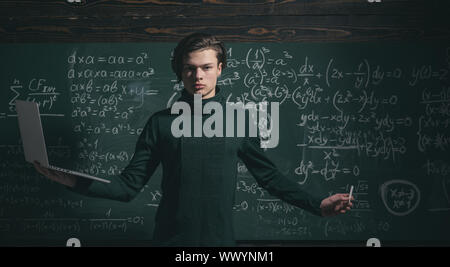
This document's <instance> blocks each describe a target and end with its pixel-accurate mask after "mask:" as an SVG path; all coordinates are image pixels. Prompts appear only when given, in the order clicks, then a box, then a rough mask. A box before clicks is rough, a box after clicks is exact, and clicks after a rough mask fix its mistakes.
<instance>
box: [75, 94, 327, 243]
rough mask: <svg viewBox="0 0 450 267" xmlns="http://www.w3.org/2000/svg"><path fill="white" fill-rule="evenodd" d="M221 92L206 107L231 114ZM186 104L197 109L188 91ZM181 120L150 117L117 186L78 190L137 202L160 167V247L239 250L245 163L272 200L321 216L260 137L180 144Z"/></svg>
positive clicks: (184, 98) (187, 140)
mask: <svg viewBox="0 0 450 267" xmlns="http://www.w3.org/2000/svg"><path fill="white" fill-rule="evenodd" d="M216 91H217V92H216V96H214V97H212V98H210V99H206V100H203V101H202V102H203V103H202V104H203V105H204V104H205V103H207V102H209V101H216V102H220V103H222V106H223V107H224V112H225V104H224V103H225V101H226V100H225V97H224V96H223V94H222V92H220V89H219V88H217V90H216ZM179 101H185V102H188V103H189V104H190V105H191V106H193V104H192V103H193V97H192V95H190V94H189V93H187V92H185V91H184V92H183V94H182V97H181V98H180V99H179ZM177 116H178V115H177V114H174V115H172V114H170V109H165V110H162V111H159V112H157V113H155V114H153V115H152V116H151V117H150V119H149V120H148V122H147V124H146V125H145V127H144V130H143V132H142V134H141V135H140V137H139V139H138V141H137V144H136V150H135V153H134V156H133V158H132V159H131V161H130V163H129V165H128V166H127V167H126V168H125V169H124V170H123V172H122V173H121V174H120V175H118V176H114V177H110V180H111V183H110V184H105V183H101V182H90V181H89V182H86V180H87V179H83V182H82V183H79V184H78V185H77V187H76V188H75V189H74V190H75V191H76V192H79V193H82V194H84V195H87V196H93V197H102V198H109V199H115V200H121V201H130V200H131V199H133V198H134V197H135V196H136V195H137V194H138V193H139V192H140V190H141V189H142V187H143V186H144V185H145V184H146V183H147V182H148V180H149V179H150V177H151V176H152V174H153V172H154V171H155V169H156V167H157V166H158V165H159V164H160V163H161V164H162V168H163V179H162V183H161V190H162V198H161V201H160V204H159V208H158V211H157V214H156V218H155V220H156V224H155V231H154V241H156V242H157V244H158V245H168V246H233V245H235V241H234V231H233V225H232V223H233V214H232V210H233V209H232V207H233V205H234V197H235V191H236V173H237V161H238V159H239V158H240V159H241V160H242V161H243V162H244V163H245V165H246V167H247V169H248V170H249V171H250V173H251V174H252V175H253V177H254V178H255V179H256V181H257V182H258V184H259V185H260V186H261V187H263V188H264V189H266V190H267V191H268V192H269V193H270V194H272V195H273V196H276V197H278V198H280V199H282V200H284V201H286V202H288V203H290V204H292V205H295V206H297V207H300V208H303V209H305V210H307V211H309V212H311V213H313V214H316V215H319V216H320V208H319V206H320V201H321V200H320V199H317V198H315V197H313V196H311V195H310V194H308V193H306V192H304V191H303V190H302V189H301V187H300V186H299V185H298V184H297V183H296V182H294V181H292V180H290V179H288V178H286V177H285V176H284V175H282V174H281V173H280V172H279V171H278V170H277V169H276V167H275V166H274V164H273V163H272V162H271V161H270V160H269V159H268V158H267V157H266V155H265V153H264V151H263V149H261V148H260V143H259V138H248V137H247V138H237V137H213V138H206V137H191V138H188V137H181V138H175V137H174V136H173V135H172V133H171V124H172V121H173V120H174V119H175V118H176V117H177ZM203 116H204V117H207V115H203ZM204 119H205V118H204ZM192 121H193V120H192ZM224 121H225V119H224ZM235 129H236V127H235Z"/></svg>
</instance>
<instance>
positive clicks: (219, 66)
mask: <svg viewBox="0 0 450 267" xmlns="http://www.w3.org/2000/svg"><path fill="white" fill-rule="evenodd" d="M217 69H218V70H219V75H218V76H220V75H221V74H222V62H220V63H219V65H217Z"/></svg>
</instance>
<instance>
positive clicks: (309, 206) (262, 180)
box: [238, 137, 322, 216]
mask: <svg viewBox="0 0 450 267" xmlns="http://www.w3.org/2000/svg"><path fill="white" fill-rule="evenodd" d="M238 156H239V158H240V159H242V161H243V162H244V164H245V166H246V167H247V169H248V170H249V171H250V173H251V174H252V175H253V177H254V178H255V179H256V181H257V183H258V184H259V185H260V186H261V187H263V188H264V189H266V190H267V191H268V192H269V193H270V194H271V195H273V196H275V197H278V198H279V199H281V200H283V201H285V202H287V203H289V204H291V205H294V206H296V207H299V208H302V209H304V210H306V211H308V212H310V213H312V214H314V215H317V216H322V215H321V210H320V203H321V201H322V198H318V197H316V196H313V195H311V194H309V193H307V192H305V191H304V190H303V189H302V188H301V187H300V185H299V184H298V183H296V182H295V181H293V180H291V179H290V178H288V177H286V176H284V175H283V174H282V173H280V171H278V169H277V168H276V166H275V165H274V163H273V162H272V161H271V160H270V159H269V158H268V157H267V156H266V155H265V153H264V151H263V149H262V148H261V147H260V140H259V138H257V137H254V138H244V140H243V142H242V145H241V147H240V149H239V150H238Z"/></svg>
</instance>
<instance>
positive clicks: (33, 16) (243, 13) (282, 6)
mask: <svg viewBox="0 0 450 267" xmlns="http://www.w3.org/2000/svg"><path fill="white" fill-rule="evenodd" d="M448 4H449V3H448V1H433V2H432V1H425V0H418V1H395V0H383V1H382V2H381V3H368V2H366V0H348V1H319V0H315V1H305V0H301V1H266V0H264V1H256V2H255V1H251V3H250V2H244V3H243V2H242V1H239V2H238V1H204V2H201V1H178V2H176V1H170V2H164V1H127V0H123V1H98V0H92V1H87V0H83V1H82V3H81V4H75V3H74V4H70V3H68V2H66V1H2V2H0V25H1V26H0V42H155V41H158V42H159V41H164V42H165V41H169V42H175V41H177V40H179V39H180V37H182V36H185V35H187V34H189V33H192V32H194V31H207V32H210V33H213V34H216V35H218V36H220V37H221V38H222V39H223V40H224V41H227V42H260V41H264V42H305V41H306V42H329V41H333V42H355V41H375V40H400V39H401V40H429V39H447V40H448V39H449V38H450V27H449V23H448V21H447V20H446V14H445V10H448V8H446V7H447V6H448Z"/></svg>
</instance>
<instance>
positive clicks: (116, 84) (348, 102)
mask: <svg viewBox="0 0 450 267" xmlns="http://www.w3.org/2000/svg"><path fill="white" fill-rule="evenodd" d="M174 46H175V43H127V44H108V43H95V44H88V43H84V44H81V43H79V44H75V43H73V44H2V45H0V56H1V59H2V62H1V66H0V73H1V79H0V85H1V90H0V125H1V140H0V165H1V169H0V233H1V234H0V236H1V238H0V244H1V245H15V244H19V245H20V244H40V245H45V244H50V243H51V244H61V245H65V241H66V240H67V239H68V238H70V237H76V238H79V239H80V240H81V242H82V244H84V245H89V244H104V245H121V244H140V243H142V242H150V241H151V238H152V232H153V227H154V223H153V220H154V215H155V211H156V209H157V207H158V203H159V200H160V199H161V194H162V193H161V191H160V186H159V185H160V181H161V169H158V170H157V172H156V173H155V174H154V176H153V177H152V179H151V180H150V182H149V184H148V185H146V186H145V187H144V188H143V189H142V192H141V193H140V194H139V195H138V197H137V198H136V199H134V200H133V201H132V202H130V203H121V202H116V201H110V200H103V199H93V198H88V197H83V196H80V195H77V194H75V193H72V192H70V191H68V190H65V189H64V188H62V187H61V186H60V185H58V184H55V183H53V182H50V181H49V180H47V179H44V178H43V177H42V176H40V175H38V174H37V173H36V172H35V171H34V169H33V168H32V166H31V165H29V164H27V163H26V162H25V161H24V156H23V151H22V147H21V141H20V136H19V132H18V126H17V115H16V112H15V107H14V101H15V100H16V99H23V100H31V101H35V102H37V103H39V105H40V111H41V116H42V123H43V127H44V133H45V137H46V142H47V147H48V151H49V159H50V162H51V163H53V164H55V165H57V166H61V167H66V168H69V169H75V170H78V171H82V172H86V173H89V174H93V175H96V176H99V177H104V178H107V177H108V176H110V175H116V174H119V173H120V171H121V170H122V169H123V168H124V167H125V166H126V164H127V162H128V161H129V160H130V158H131V156H132V154H133V152H134V145H135V142H136V140H137V137H138V136H139V134H140V132H141V131H142V127H143V126H144V124H145V122H146V121H147V119H148V118H149V116H150V115H151V114H152V113H154V112H156V111H158V110H161V109H163V108H166V107H167V106H168V105H170V104H171V103H172V102H173V101H174V100H176V99H177V98H178V97H179V95H180V91H181V90H182V85H180V84H178V83H176V78H175V75H174V74H173V73H172V72H171V69H170V61H169V60H170V57H171V51H172V49H173V48H174ZM227 54H228V58H229V60H228V64H227V68H226V69H225V71H224V73H223V74H222V76H221V78H220V80H219V86H220V87H221V88H222V89H223V90H224V91H225V93H226V96H227V97H228V99H229V101H232V102H237V101H244V102H248V101H253V102H258V101H263V100H267V101H272V102H273V101H277V102H280V143H279V145H278V147H277V148H274V149H269V150H267V153H268V154H269V156H270V157H271V159H272V160H273V161H274V162H275V163H276V164H277V166H278V168H279V169H280V170H281V171H282V172H283V173H284V174H286V175H287V176H289V177H291V178H292V179H295V180H296V181H297V182H298V183H299V184H300V185H301V186H302V187H303V188H304V189H305V190H308V191H310V192H313V193H316V194H334V193H343V192H349V189H350V186H351V185H353V186H354V196H355V198H356V201H355V203H354V204H355V205H354V209H353V210H352V211H351V212H350V213H348V214H346V215H343V216H338V217H333V218H319V217H315V216H313V215H310V214H309V213H307V212H304V211H302V210H301V209H298V208H295V207H293V206H290V205H288V204H285V203H283V202H281V201H279V200H278V199H276V198H274V197H271V196H270V195H269V194H268V193H267V192H266V191H265V190H263V189H262V188H260V187H259V186H258V185H257V184H256V182H255V180H254V179H253V177H252V176H251V175H250V174H249V173H248V171H247V169H246V168H245V165H243V164H238V166H236V169H237V175H238V182H237V184H236V193H237V194H236V201H235V206H234V208H233V209H234V216H235V218H234V220H235V226H236V238H237V239H238V240H274V241H281V242H282V241H289V240H297V241H299V242H300V241H320V240H334V241H336V240H337V241H339V240H341V241H346V240H353V241H358V240H361V241H363V240H367V239H368V238H370V237H377V238H379V239H381V240H382V241H398V242H418V243H420V242H450V229H449V225H450V195H449V194H450V157H449V155H450V154H449V153H450V128H449V124H450V84H449V75H450V74H449V70H450V44H448V43H447V44H445V43H436V42H415V43H411V42H379V43H351V44H340V43H326V44H325V43H323V44H322V43H310V44H301V43H229V44H228V45H227Z"/></svg>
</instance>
